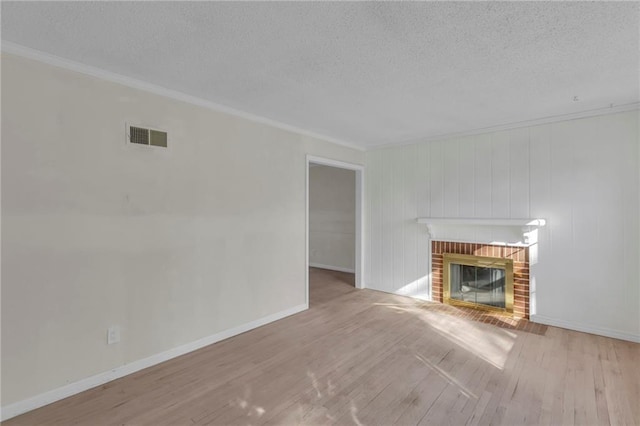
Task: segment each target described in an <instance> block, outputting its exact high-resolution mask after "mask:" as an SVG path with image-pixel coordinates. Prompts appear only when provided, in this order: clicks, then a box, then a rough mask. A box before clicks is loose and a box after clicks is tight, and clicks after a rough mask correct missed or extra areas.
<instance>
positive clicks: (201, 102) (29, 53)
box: [0, 40, 640, 151]
mask: <svg viewBox="0 0 640 426" xmlns="http://www.w3.org/2000/svg"><path fill="white" fill-rule="evenodd" d="M0 50H1V51H2V52H3V53H9V54H12V55H16V56H21V57H23V58H27V59H31V60H34V61H38V62H42V63H46V64H49V65H52V66H55V67H58V68H63V69H67V70H70V71H74V72H78V73H81V74H85V75H89V76H92V77H95V78H99V79H102V80H106V81H110V82H113V83H117V84H121V85H123V86H127V87H131V88H133V89H138V90H142V91H145V92H149V93H153V94H155V95H159V96H163V97H166V98H170V99H173V100H177V101H180V102H185V103H188V104H191V105H196V106H200V107H203V108H207V109H210V110H213V111H216V112H221V113H225V114H229V115H233V116H236V117H240V118H244V119H246V120H250V121H253V122H256V123H261V124H265V125H268V126H272V127H275V128H278V129H281V130H286V131H289V132H293V133H297V134H299V135H302V136H308V137H312V138H315V139H320V140H324V141H326V142H329V143H333V144H335V145H340V146H343V147H347V148H351V149H355V150H358V151H375V150H379V149H386V148H393V147H400V146H407V145H415V144H418V143H425V142H436V141H442V140H446V139H453V138H460V137H467V136H476V135H481V134H486V133H493V132H499V131H504V130H512V129H518V128H523V127H532V126H539V125H543V124H550V123H556V122H560V121H570V120H578V119H581V118H588V117H595V116H600V115H608V114H616V113H620V112H626V111H634V110H638V111H640V102H632V103H627V104H620V105H613V106H609V107H603V108H595V109H589V110H585V111H579V112H575V113H568V114H559V115H552V116H547V117H540V118H536V119H531V120H523V121H517V122H512V123H506V124H500V125H496V126H489V127H482V128H477V129H472V130H468V131H463V132H452V133H443V134H440V135H434V136H426V137H421V138H412V139H407V140H404V141H398V142H390V143H383V144H379V145H374V146H369V147H364V146H362V145H360V144H357V143H355V142H352V141H347V140H343V139H339V138H335V137H332V136H327V135H323V134H320V133H316V132H312V131H309V130H305V129H302V128H299V127H296V126H292V125H290V124H286V123H283V122H280V121H276V120H273V119H271V118H267V117H263V116H260V115H256V114H251V113H248V112H244V111H240V110H237V109H235V108H231V107H228V106H225V105H221V104H218V103H215V102H211V101H208V100H206V99H203V98H199V97H197V96H192V95H188V94H186V93H183V92H180V91H177V90H173V89H168V88H166V87H162V86H158V85H156V84H152V83H148V82H146V81H142V80H138V79H135V78H131V77H127V76H124V75H122V74H117V73H114V72H111V71H106V70H104V69H101V68H97V67H93V66H90V65H85V64H82V63H80V62H75V61H72V60H69V59H65V58H62V57H59V56H56V55H52V54H49V53H46V52H42V51H40V50H36V49H32V48H30V47H26V46H22V45H20V44H16V43H13V42H9V41H4V40H3V41H2V43H1V45H0Z"/></svg>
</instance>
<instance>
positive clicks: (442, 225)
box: [417, 217, 547, 245]
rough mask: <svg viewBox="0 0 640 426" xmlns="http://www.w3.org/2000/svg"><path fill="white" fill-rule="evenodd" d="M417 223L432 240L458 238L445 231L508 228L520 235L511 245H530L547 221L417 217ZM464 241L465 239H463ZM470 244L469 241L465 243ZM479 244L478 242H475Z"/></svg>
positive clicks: (535, 240)
mask: <svg viewBox="0 0 640 426" xmlns="http://www.w3.org/2000/svg"><path fill="white" fill-rule="evenodd" d="M417 221H418V223H420V224H424V225H426V228H427V232H428V233H429V235H430V236H431V238H432V239H443V238H444V239H446V240H451V241H453V240H456V239H459V238H460V237H459V236H457V237H456V236H455V235H452V234H451V232H448V231H446V229H448V228H449V229H450V228H452V227H453V228H455V227H462V226H465V227H467V226H469V227H477V226H480V227H494V228H510V229H512V230H514V231H515V229H514V228H517V233H516V234H514V235H517V234H520V235H521V240H520V241H511V242H510V243H509V244H511V245H530V244H533V243H535V242H537V231H536V230H537V229H538V228H541V227H543V226H545V225H546V223H547V221H546V220H545V219H540V218H523V219H501V218H464V217H419V218H418V219H417ZM465 241H466V239H465ZM467 242H470V241H467ZM475 242H480V241H475ZM485 242H490V241H485Z"/></svg>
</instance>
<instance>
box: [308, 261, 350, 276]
mask: <svg viewBox="0 0 640 426" xmlns="http://www.w3.org/2000/svg"><path fill="white" fill-rule="evenodd" d="M309 267H311V268H320V269H328V270H330V271H338V272H347V273H349V274H355V273H356V270H355V269H350V268H343V267H341V266H331V265H323V264H321V263H312V262H309Z"/></svg>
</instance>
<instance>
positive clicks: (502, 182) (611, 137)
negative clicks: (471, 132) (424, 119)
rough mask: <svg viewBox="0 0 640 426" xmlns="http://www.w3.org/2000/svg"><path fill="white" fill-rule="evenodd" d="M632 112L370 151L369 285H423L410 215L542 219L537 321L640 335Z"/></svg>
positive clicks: (393, 288)
mask: <svg viewBox="0 0 640 426" xmlns="http://www.w3.org/2000/svg"><path fill="white" fill-rule="evenodd" d="M638 121H639V117H638V112H637V111H630V112H625V113H619V114H611V115H604V116H599V117H593V118H586V119H580V120H573V121H565V122H559V123H554V124H548V125H541V126H536V127H528V128H522V129H515V130H509V131H504V132H497V133H490V134H482V135H478V136H469V137H464V138H460V139H450V140H443V141H436V142H430V143H421V144H414V145H408V146H403V147H398V148H390V149H381V150H376V151H369V152H367V162H366V167H367V181H366V185H365V188H366V191H367V192H366V198H367V203H366V211H367V216H366V221H367V225H366V228H365V229H366V233H367V242H368V244H367V246H366V265H367V267H366V276H365V282H366V286H367V287H368V288H373V289H379V290H383V291H388V292H395V293H400V294H410V295H422V296H425V295H426V294H427V293H428V285H429V283H428V273H429V272H428V271H429V269H428V268H429V266H428V255H429V254H428V251H429V245H430V242H429V237H428V234H427V232H426V227H425V226H424V225H418V224H416V222H415V219H416V217H425V216H432V217H482V218H526V217H541V218H546V219H548V225H547V226H546V227H544V228H542V229H541V230H540V231H539V232H540V234H539V239H540V241H539V244H538V260H537V263H536V264H534V265H532V267H531V279H532V294H531V297H532V303H533V305H532V311H533V313H534V314H535V319H536V320H537V321H541V322H547V323H554V324H557V325H562V326H565V327H568V328H574V329H582V330H587V331H591V332H595V333H599V334H605V335H612V336H618V337H622V338H627V339H631V340H634V339H635V340H637V339H640V313H639V312H640V291H639V289H640V269H639V264H640V251H639V239H638V235H639V234H638V233H639V228H640V227H639V224H638V221H639V219H638V218H639V216H640V208H639V197H640V184H639V176H638V169H639V168H640V162H639V153H638V150H639V144H640V142H639V134H638ZM471 231H472V232H473V233H474V235H475V238H474V239H477V240H485V241H487V240H488V241H491V240H492V239H493V238H494V237H495V236H494V235H492V231H491V230H490V229H487V228H484V229H482V228H475V229H473V230H471ZM469 232H470V230H468V229H467V230H465V232H464V234H465V235H469Z"/></svg>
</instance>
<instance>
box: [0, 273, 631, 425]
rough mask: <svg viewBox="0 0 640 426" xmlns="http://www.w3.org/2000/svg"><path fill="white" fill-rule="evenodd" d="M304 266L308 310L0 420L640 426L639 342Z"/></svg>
mask: <svg viewBox="0 0 640 426" xmlns="http://www.w3.org/2000/svg"><path fill="white" fill-rule="evenodd" d="M352 280H353V277H352V276H350V275H349V274H342V273H336V272H330V271H324V270H319V269H312V271H311V295H310V296H311V297H310V300H311V308H310V309H309V310H308V311H305V312H303V313H300V314H297V315H294V316H292V317H289V318H286V319H283V320H281V321H278V322H275V323H273V324H270V325H267V326H264V327H261V328H259V329H256V330H253V331H251V332H248V333H244V334H242V335H239V336H236V337H234V338H231V339H228V340H226V341H223V342H220V343H217V344H215V345H212V346H209V347H206V348H203V349H201V350H199V351H196V352H193V353H191V354H187V355H185V356H182V357H180V358H176V359H174V360H171V361H168V362H166V363H163V364H161V365H158V366H155V367H152V368H149V369H146V370H143V371H140V372H138V373H136V374H133V375H131V376H128V377H125V378H123V379H120V380H117V381H114V382H111V383H108V384H106V385H104V386H101V387H99V388H96V389H92V390H89V391H87V392H84V393H82V394H79V395H76V396H74V397H71V398H68V399H66V400H63V401H59V402H57V403H55V404H52V405H49V406H47V407H44V408H41V409H39V410H36V411H33V412H31V413H27V414H26V415H23V416H20V417H16V418H14V419H12V420H10V421H7V422H6V423H5V424H6V425H7V426H9V425H11V426H13V425H18V424H23V425H34V424H43V423H47V424H61V425H62V424H64V425H68V424H87V425H100V424H149V425H191V424H218V425H232V424H233V425H235V424H238V425H246V424H286V425H289V424H298V423H303V424H355V425H373V424H375V425H392V424H398V425H414V424H435V425H443V424H452V425H463V424H504V425H519V424H553V425H560V424H579V425H587V424H615V425H622V424H640V409H639V406H640V404H639V401H640V345H638V344H633V343H629V342H624V341H619V340H614V339H608V338H604V337H597V336H593V335H589V334H583V333H577V332H572V331H567V330H563V329H559V328H555V327H549V328H548V329H547V331H546V333H545V334H544V335H539V334H535V333H528V332H525V331H521V330H506V329H504V328H498V327H495V326H492V325H489V324H483V323H479V322H475V321H472V320H469V319H467V318H458V317H454V316H449V315H446V314H443V313H441V312H437V311H434V310H430V309H428V307H429V304H426V303H421V302H417V301H415V300H412V299H409V298H404V297H400V296H393V295H390V294H385V293H380V292H375V291H370V290H356V289H355V288H354V287H353V285H352Z"/></svg>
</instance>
